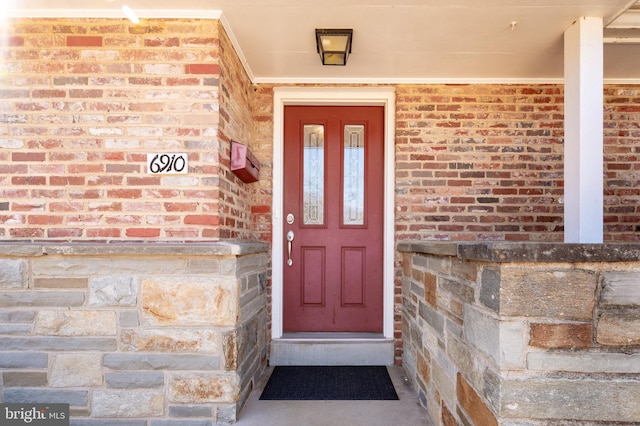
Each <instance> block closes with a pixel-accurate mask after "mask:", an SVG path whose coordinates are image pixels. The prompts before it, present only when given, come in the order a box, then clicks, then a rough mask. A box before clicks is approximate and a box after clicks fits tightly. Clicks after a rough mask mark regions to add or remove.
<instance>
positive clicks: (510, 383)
mask: <svg viewBox="0 0 640 426" xmlns="http://www.w3.org/2000/svg"><path fill="white" fill-rule="evenodd" d="M501 389H502V400H501V409H500V413H501V415H502V416H503V417H504V418H507V419H508V418H519V419H522V418H528V419H540V420H546V419H549V420H550V419H554V422H558V421H559V420H574V421H599V422H619V421H620V420H624V421H625V422H627V423H629V424H638V423H640V404H638V401H640V381H637V380H628V379H622V378H621V379H615V378H609V379H605V380H596V379H591V380H580V379H529V380H503V382H502V385H501Z"/></svg>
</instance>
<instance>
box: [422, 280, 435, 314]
mask: <svg viewBox="0 0 640 426" xmlns="http://www.w3.org/2000/svg"><path fill="white" fill-rule="evenodd" d="M423 282H424V300H425V301H426V302H427V303H428V304H429V305H431V306H432V307H434V308H435V307H436V306H438V277H437V276H436V275H434V274H429V273H425V274H424V281H423Z"/></svg>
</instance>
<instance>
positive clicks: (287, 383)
mask: <svg viewBox="0 0 640 426" xmlns="http://www.w3.org/2000/svg"><path fill="white" fill-rule="evenodd" d="M260 399H262V400H272V401H273V400H279V401H283V400H288V401H312V400H323V401H329V400H335V401H347V400H350V401H356V400H363V401H364V400H397V399H398V394H397V393H396V390H395V388H394V387H393V383H392V382H391V377H389V372H388V371H387V367H384V366H278V367H274V369H273V372H272V373H271V377H269V381H268V382H267V384H266V386H265V387H264V390H263V391H262V395H261V396H260Z"/></svg>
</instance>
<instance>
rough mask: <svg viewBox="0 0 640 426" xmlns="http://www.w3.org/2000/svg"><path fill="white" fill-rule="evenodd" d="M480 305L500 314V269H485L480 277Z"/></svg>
mask: <svg viewBox="0 0 640 426" xmlns="http://www.w3.org/2000/svg"><path fill="white" fill-rule="evenodd" d="M480 303H482V304H483V305H484V306H486V307H487V308H489V309H491V310H493V311H495V312H500V269H499V268H483V269H482V274H481V276H480Z"/></svg>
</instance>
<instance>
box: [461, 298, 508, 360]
mask: <svg viewBox="0 0 640 426" xmlns="http://www.w3.org/2000/svg"><path fill="white" fill-rule="evenodd" d="M499 331H500V328H499V327H498V321H497V320H496V319H494V318H492V317H490V316H489V315H487V314H484V313H482V312H481V311H479V310H477V309H474V308H472V307H471V306H470V305H465V308H464V336H465V338H466V339H467V340H468V341H469V343H471V344H472V345H473V346H475V347H476V348H478V349H480V350H481V351H482V352H484V353H485V354H487V355H489V356H490V357H491V358H493V361H494V362H496V363H497V362H498V361H499V359H500V332H499Z"/></svg>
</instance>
